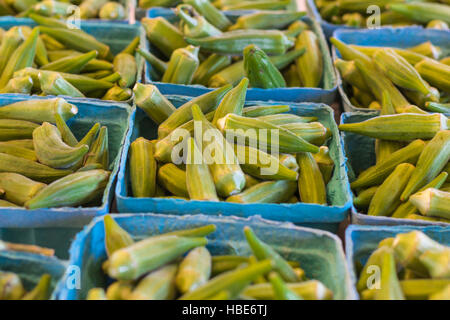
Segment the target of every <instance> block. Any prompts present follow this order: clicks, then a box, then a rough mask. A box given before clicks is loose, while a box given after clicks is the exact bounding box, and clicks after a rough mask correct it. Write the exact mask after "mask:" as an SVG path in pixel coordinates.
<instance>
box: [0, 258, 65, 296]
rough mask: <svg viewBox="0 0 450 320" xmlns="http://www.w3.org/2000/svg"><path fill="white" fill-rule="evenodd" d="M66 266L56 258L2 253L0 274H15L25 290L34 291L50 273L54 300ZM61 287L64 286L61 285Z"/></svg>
mask: <svg viewBox="0 0 450 320" xmlns="http://www.w3.org/2000/svg"><path fill="white" fill-rule="evenodd" d="M65 270H66V266H65V265H64V263H63V262H61V261H60V260H58V259H56V258H55V257H47V256H42V255H38V254H32V253H27V252H17V251H0V272H1V271H4V272H13V273H15V274H17V275H18V276H19V277H20V280H21V281H22V284H23V286H24V288H25V290H27V291H30V290H32V289H33V288H34V287H35V286H36V284H37V283H38V282H39V279H40V277H41V276H42V275H43V274H45V273H48V274H50V276H51V277H52V279H51V285H50V287H51V292H52V298H54V297H55V293H54V290H55V288H56V285H57V284H58V282H59V281H60V280H61V278H62V276H63V275H64V271H65ZM59 285H60V286H61V285H62V284H61V283H59Z"/></svg>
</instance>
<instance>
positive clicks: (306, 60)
mask: <svg viewBox="0 0 450 320" xmlns="http://www.w3.org/2000/svg"><path fill="white" fill-rule="evenodd" d="M206 3H207V4H209V2H206ZM252 3H253V1H252ZM241 4H242V3H241ZM209 5H210V4H209ZM213 8H214V7H213ZM213 8H209V7H208V6H207V5H206V4H205V3H203V2H201V1H192V2H190V1H186V3H185V4H181V5H178V6H177V7H176V9H174V12H175V13H176V15H177V17H178V18H179V22H177V23H174V24H172V23H170V22H169V21H168V20H166V19H165V18H163V17H157V18H144V19H143V20H142V24H143V26H144V28H145V30H146V33H147V38H148V40H149V42H150V44H151V47H152V48H156V49H157V50H158V51H159V52H158V53H156V52H155V50H153V49H152V52H148V51H145V50H142V49H141V50H138V52H139V53H140V54H141V55H142V56H143V57H144V58H145V59H146V60H147V62H148V63H149V64H150V65H151V68H150V70H149V71H150V76H151V79H152V81H161V82H165V83H173V84H183V85H190V84H198V85H203V86H206V87H210V88H219V87H221V86H224V85H226V84H231V85H233V86H235V85H237V84H238V83H239V81H241V80H242V79H243V78H244V77H247V78H248V79H249V87H250V88H263V89H272V88H284V87H311V88H321V87H323V83H322V82H323V79H322V78H323V73H324V67H323V64H324V62H323V59H324V57H323V54H322V51H321V48H320V47H319V40H318V37H317V35H316V33H315V32H314V31H312V30H311V29H310V26H309V25H308V24H307V23H305V22H303V21H301V20H299V19H300V18H301V17H302V16H304V15H305V12H295V11H286V10H274V11H267V10H264V11H257V12H254V13H249V14H245V15H242V16H240V17H239V18H238V19H237V20H236V22H235V23H233V22H232V21H231V20H230V19H229V17H228V16H226V15H224V14H223V13H222V12H221V11H219V10H217V9H215V8H214V9H213ZM154 53H155V54H154ZM159 53H160V54H159ZM158 54H159V55H158Z"/></svg>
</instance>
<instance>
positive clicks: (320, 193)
mask: <svg viewBox="0 0 450 320" xmlns="http://www.w3.org/2000/svg"><path fill="white" fill-rule="evenodd" d="M297 162H298V166H299V172H300V174H299V177H298V190H299V195H300V200H301V201H302V202H304V203H317V204H323V205H325V204H327V190H326V185H325V181H324V179H323V176H322V172H321V171H320V169H319V165H318V164H317V162H316V160H315V158H314V157H313V155H312V154H311V153H309V152H301V153H298V154H297Z"/></svg>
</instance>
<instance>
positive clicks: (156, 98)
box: [133, 83, 176, 124]
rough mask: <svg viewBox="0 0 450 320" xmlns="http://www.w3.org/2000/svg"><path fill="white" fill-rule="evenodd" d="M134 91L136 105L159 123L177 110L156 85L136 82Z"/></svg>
mask: <svg viewBox="0 0 450 320" xmlns="http://www.w3.org/2000/svg"><path fill="white" fill-rule="evenodd" d="M133 92H134V95H135V97H136V105H137V106H138V107H139V108H141V109H142V110H144V112H145V113H146V114H147V116H149V117H150V118H151V119H152V120H153V121H155V122H156V123H157V124H161V123H162V122H164V121H165V120H166V119H167V118H168V117H169V116H170V115H171V114H172V113H173V112H174V111H175V110H176V108H175V107H174V106H173V104H172V103H171V102H170V101H169V100H167V98H166V97H165V96H164V95H162V94H161V92H159V90H158V88H157V87H156V86H154V85H149V84H147V85H144V84H140V83H136V85H135V87H134V89H133Z"/></svg>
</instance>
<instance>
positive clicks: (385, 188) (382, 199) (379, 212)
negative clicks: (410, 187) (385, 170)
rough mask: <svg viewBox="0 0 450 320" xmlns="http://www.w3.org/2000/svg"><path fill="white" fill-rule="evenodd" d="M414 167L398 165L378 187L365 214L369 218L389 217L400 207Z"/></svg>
mask: <svg viewBox="0 0 450 320" xmlns="http://www.w3.org/2000/svg"><path fill="white" fill-rule="evenodd" d="M414 169H415V167H414V166H413V165H412V164H410V163H402V164H399V165H398V166H397V167H396V168H395V169H394V171H393V172H392V173H391V174H390V175H389V176H388V177H387V178H386V180H385V181H384V182H383V183H382V184H381V185H380V186H379V187H378V189H377V191H376V192H375V194H374V196H373V198H372V201H370V205H369V209H368V212H367V214H368V215H370V216H390V215H391V214H392V213H393V212H394V211H395V209H397V207H398V206H399V205H400V195H401V193H402V192H403V190H404V188H405V186H406V184H407V183H408V180H409V179H410V177H411V174H412V173H413V171H414Z"/></svg>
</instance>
